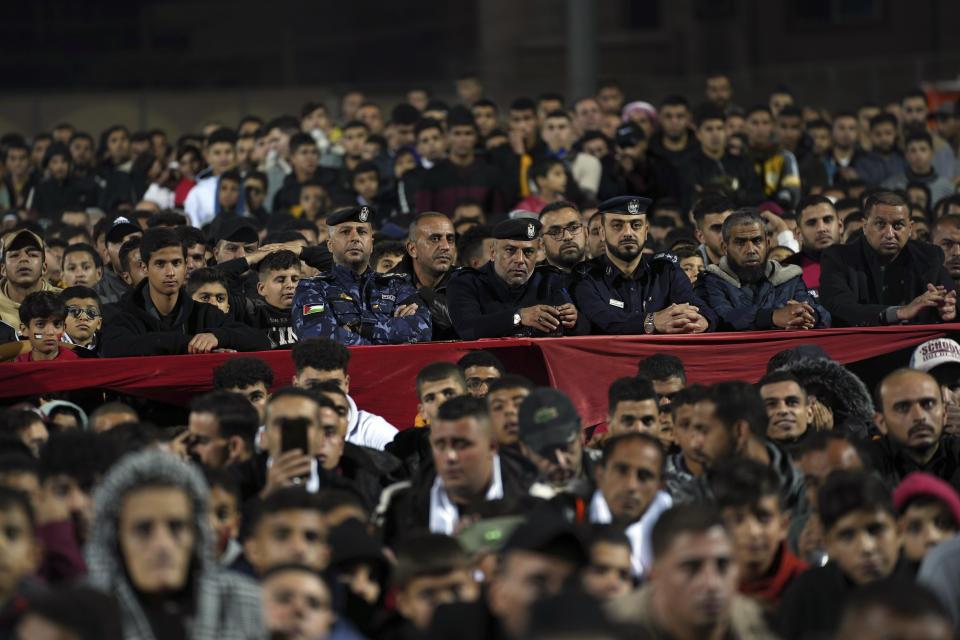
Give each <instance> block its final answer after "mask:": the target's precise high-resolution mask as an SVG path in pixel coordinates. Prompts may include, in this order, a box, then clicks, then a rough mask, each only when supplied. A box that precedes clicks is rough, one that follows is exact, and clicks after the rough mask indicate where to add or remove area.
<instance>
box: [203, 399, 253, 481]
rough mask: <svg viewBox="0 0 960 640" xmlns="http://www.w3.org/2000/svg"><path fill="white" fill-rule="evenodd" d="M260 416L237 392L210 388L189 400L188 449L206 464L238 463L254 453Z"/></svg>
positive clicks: (216, 465)
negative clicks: (207, 391)
mask: <svg viewBox="0 0 960 640" xmlns="http://www.w3.org/2000/svg"><path fill="white" fill-rule="evenodd" d="M259 426H260V415H259V413H258V412H257V410H256V409H255V408H254V407H253V405H251V404H250V403H249V402H246V401H245V399H243V398H242V397H241V396H240V394H238V393H231V392H229V391H211V392H210V393H205V394H204V395H202V396H197V397H195V398H194V399H193V401H192V402H191V403H190V417H189V419H188V421H187V433H189V434H190V435H189V436H188V438H187V451H188V453H189V454H190V457H191V458H193V459H194V460H195V461H197V462H199V463H200V464H202V465H203V466H205V467H208V468H212V469H219V468H223V467H229V466H231V465H235V464H240V463H241V462H245V461H246V460H249V459H250V458H252V457H253V455H254V437H255V436H256V434H257V429H258V428H259Z"/></svg>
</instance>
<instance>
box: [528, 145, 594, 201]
mask: <svg viewBox="0 0 960 640" xmlns="http://www.w3.org/2000/svg"><path fill="white" fill-rule="evenodd" d="M585 157H591V158H592V156H585ZM528 177H529V180H530V181H531V182H533V183H534V185H536V187H537V190H536V193H531V194H530V195H529V196H527V197H526V198H524V199H523V200H521V201H520V202H518V203H517V204H516V206H514V209H520V210H522V211H530V212H531V213H536V214H538V215H539V213H540V211H541V210H542V209H543V208H544V207H545V206H547V205H548V204H552V203H554V202H556V201H558V200H563V199H564V193H565V192H566V191H567V172H566V171H565V170H564V167H563V161H562V160H560V159H558V158H551V157H547V158H544V159H542V160H538V161H537V162H534V163H533V165H532V166H531V167H530V170H529V172H528Z"/></svg>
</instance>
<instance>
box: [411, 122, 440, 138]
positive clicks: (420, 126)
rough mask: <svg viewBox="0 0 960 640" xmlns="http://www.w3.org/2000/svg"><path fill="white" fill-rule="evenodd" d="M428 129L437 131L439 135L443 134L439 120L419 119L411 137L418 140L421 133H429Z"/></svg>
mask: <svg viewBox="0 0 960 640" xmlns="http://www.w3.org/2000/svg"><path fill="white" fill-rule="evenodd" d="M430 129H437V130H439V131H440V133H443V125H442V124H441V123H440V121H439V120H436V119H434V118H421V119H420V120H418V121H417V124H416V125H415V126H414V127H413V135H414V137H415V138H419V137H420V134H421V133H423V132H424V131H429V130H430Z"/></svg>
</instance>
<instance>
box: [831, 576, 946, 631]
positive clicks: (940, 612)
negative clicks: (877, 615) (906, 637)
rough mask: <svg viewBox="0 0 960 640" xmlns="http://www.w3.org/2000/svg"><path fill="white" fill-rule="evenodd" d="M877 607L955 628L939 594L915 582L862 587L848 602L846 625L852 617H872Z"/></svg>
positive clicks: (892, 580) (885, 582)
mask: <svg viewBox="0 0 960 640" xmlns="http://www.w3.org/2000/svg"><path fill="white" fill-rule="evenodd" d="M874 607H879V608H883V609H886V610H887V611H889V612H891V613H893V614H895V615H896V616H897V617H902V618H913V619H915V620H916V619H919V618H939V619H941V620H943V621H944V622H947V623H949V624H950V626H953V624H954V621H953V619H952V618H951V616H950V614H949V612H947V610H946V609H945V608H944V606H943V604H942V603H941V601H940V599H939V597H937V594H936V593H934V592H933V591H931V590H930V589H929V588H927V587H925V586H923V585H922V584H919V583H917V582H914V581H913V580H904V579H889V580H876V581H874V582H871V583H869V584H864V585H861V586H858V587H857V588H856V589H855V590H854V591H853V592H852V593H851V594H850V597H849V598H848V599H847V603H846V605H845V606H844V609H843V618H842V619H841V623H840V626H841V627H842V626H843V621H844V620H845V619H846V618H848V617H853V616H856V615H858V614H865V613H868V612H869V611H870V610H871V609H873V608H874Z"/></svg>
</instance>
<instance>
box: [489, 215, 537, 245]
mask: <svg viewBox="0 0 960 640" xmlns="http://www.w3.org/2000/svg"><path fill="white" fill-rule="evenodd" d="M542 226H543V225H541V224H540V221H539V220H537V219H536V218H509V219H507V220H504V221H503V222H499V223H497V226H495V227H494V228H493V237H494V238H496V239H497V240H535V239H537V238H539V237H540V229H541V228H542Z"/></svg>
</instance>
